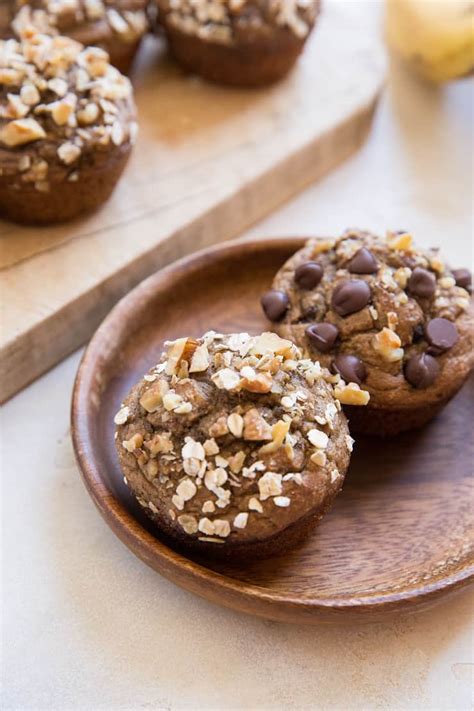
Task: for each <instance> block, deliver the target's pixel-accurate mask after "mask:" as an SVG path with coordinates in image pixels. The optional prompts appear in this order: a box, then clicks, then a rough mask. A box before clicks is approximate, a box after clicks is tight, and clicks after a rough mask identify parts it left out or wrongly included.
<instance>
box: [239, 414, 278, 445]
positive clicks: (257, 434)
mask: <svg viewBox="0 0 474 711" xmlns="http://www.w3.org/2000/svg"><path fill="white" fill-rule="evenodd" d="M244 439H245V440H248V441H264V440H271V439H272V430H271V427H270V425H269V424H268V422H266V421H265V419H264V418H263V417H262V416H261V414H260V413H259V411H258V410H257V409H256V408H255V407H253V408H252V409H250V410H247V412H246V413H245V415H244Z"/></svg>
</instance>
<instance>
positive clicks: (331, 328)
mask: <svg viewBox="0 0 474 711" xmlns="http://www.w3.org/2000/svg"><path fill="white" fill-rule="evenodd" d="M306 335H307V337H308V340H309V342H310V344H311V345H312V346H313V347H314V348H316V350H318V351H320V352H321V353H329V351H330V350H331V348H332V347H333V345H334V343H335V342H336V340H337V337H338V335H339V329H338V328H337V326H335V325H334V324H333V323H326V322H324V323H315V324H313V325H312V326H308V328H307V329H306Z"/></svg>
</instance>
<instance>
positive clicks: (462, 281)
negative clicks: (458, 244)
mask: <svg viewBox="0 0 474 711" xmlns="http://www.w3.org/2000/svg"><path fill="white" fill-rule="evenodd" d="M453 277H454V278H455V280H456V286H461V287H462V288H463V289H466V291H471V290H472V274H471V272H470V271H469V269H454V270H453Z"/></svg>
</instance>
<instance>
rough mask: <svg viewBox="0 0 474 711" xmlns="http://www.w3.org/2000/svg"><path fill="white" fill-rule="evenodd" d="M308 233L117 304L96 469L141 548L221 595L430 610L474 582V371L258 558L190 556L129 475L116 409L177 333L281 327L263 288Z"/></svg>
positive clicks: (205, 266) (276, 607) (364, 448)
mask: <svg viewBox="0 0 474 711" xmlns="http://www.w3.org/2000/svg"><path fill="white" fill-rule="evenodd" d="M302 243H303V240H301V239H297V238H293V239H280V240H259V241H255V242H251V241H248V242H247V241H243V242H240V243H239V242H235V243H230V244H228V245H223V246H220V247H215V248H212V249H210V250H207V251H204V252H202V253H200V254H198V255H195V256H191V257H188V258H187V259H184V260H181V261H180V262H178V263H176V264H174V265H171V266H170V267H168V268H166V269H165V270H163V271H161V272H159V273H157V274H156V275H154V276H152V277H150V278H149V279H148V280H146V281H145V282H143V283H142V284H141V285H140V286H139V287H137V288H136V289H135V290H134V291H132V292H131V293H130V294H129V295H128V296H127V297H125V298H124V299H123V300H122V301H121V302H120V303H119V304H118V305H117V306H116V307H115V309H114V310H113V311H112V312H111V314H110V315H109V316H108V318H107V319H106V320H105V322H104V323H103V324H102V325H101V327H100V328H99V330H98V331H97V333H96V334H95V336H94V337H93V339H92V341H91V343H90V344H89V346H88V348H87V350H86V352H85V355H84V358H83V360H82V363H81V366H80V368H79V371H78V375H77V379H76V384H75V390H74V395H73V404H72V429H73V441H74V447H75V451H76V456H77V459H78V463H79V466H80V469H81V472H82V476H83V479H84V482H85V484H86V487H87V489H88V491H89V493H90V495H91V496H92V498H93V500H94V502H95V503H96V505H97V507H98V508H99V510H100V512H101V514H102V515H103V517H104V518H105V520H106V521H107V523H108V524H109V525H110V527H111V528H112V529H113V530H114V531H115V533H116V534H117V535H118V536H119V538H120V539H121V540H122V541H123V542H124V543H125V544H126V545H127V546H128V547H129V548H130V549H131V550H132V551H133V552H134V553H135V554H136V555H138V556H139V557H140V558H141V559H142V560H144V561H145V562H146V563H147V564H148V565H150V566H151V567H153V568H154V569H155V570H157V571H158V572H160V573H161V574H162V575H165V576H166V577H168V578H169V579H170V580H173V581H174V582H175V583H177V584H178V585H181V586H182V587H184V588H186V589H188V590H191V591H193V592H195V593H197V594H198V595H201V596H203V597H205V598H207V599H209V600H212V601H214V602H217V603H220V604H222V605H226V606H228V607H232V608H235V609H238V610H242V611H245V612H248V613H251V614H256V615H260V616H264V617H268V618H272V619H278V620H285V621H288V622H307V623H311V624H313V623H319V622H337V621H368V620H373V619H381V618H384V617H387V616H390V615H396V614H398V613H399V612H401V611H404V612H406V611H412V610H418V609H420V608H423V607H426V606H427V605H429V604H431V603H433V602H435V601H436V600H438V599H439V598H440V597H441V596H443V595H446V594H448V593H454V592H455V591H458V590H460V589H461V588H463V587H464V586H467V585H468V584H469V583H472V581H473V579H474V561H473V551H474V530H473V523H472V515H471V514H472V510H471V509H472V507H471V502H472V495H473V491H472V489H473V482H472V461H473V455H474V445H473V441H472V437H471V423H472V418H473V410H474V407H473V394H474V379H472V378H471V380H470V381H469V382H468V383H467V385H466V386H465V387H464V388H463V390H462V391H461V392H460V393H459V394H458V396H457V397H456V398H455V399H454V400H453V401H452V402H451V403H450V404H449V405H448V406H447V407H446V408H445V410H444V411H443V413H442V414H441V415H440V416H438V417H437V418H436V419H435V420H434V421H433V422H432V423H431V424H430V425H428V426H427V427H425V428H424V429H421V430H419V431H415V432H412V433H406V434H404V435H401V436H399V437H395V438H392V439H388V440H380V439H376V438H358V439H357V442H356V444H355V449H354V454H353V457H352V461H351V465H350V468H349V472H348V475H347V477H346V482H345V484H344V488H343V491H342V493H341V495H340V496H339V498H338V499H337V501H336V504H335V506H334V508H333V510H332V511H331V512H330V513H329V514H328V515H327V516H326V517H325V518H324V520H323V522H322V523H321V525H320V526H319V527H318V529H316V531H315V532H314V534H312V535H311V537H310V538H309V539H308V540H307V541H306V542H305V543H304V544H303V545H301V546H300V547H299V548H296V549H295V550H293V551H291V552H290V553H288V554H286V555H284V556H280V557H276V558H272V559H268V560H266V561H263V562H262V561H260V562H257V563H252V564H248V565H245V564H238V565H237V564H235V565H232V564H224V563H212V562H206V561H204V560H199V559H193V558H192V557H190V556H183V555H181V554H180V553H179V552H177V551H174V550H172V549H171V548H169V547H168V546H167V545H165V544H164V543H163V542H162V541H160V539H159V537H158V536H157V535H156V532H155V531H154V528H153V525H152V524H151V523H150V522H149V521H148V520H147V519H146V517H145V516H144V514H143V513H142V511H141V509H140V507H139V506H138V505H137V504H136V502H135V501H134V499H133V498H132V496H131V495H130V493H129V491H128V489H127V488H126V487H125V485H124V484H123V481H122V475H121V472H120V470H119V466H118V461H117V458H116V454H115V448H114V441H113V435H114V425H113V416H114V414H115V412H116V411H117V410H118V409H119V407H120V403H121V402H122V400H123V397H124V395H125V394H126V393H127V391H128V390H129V388H130V387H131V386H132V384H134V383H135V382H136V381H137V380H138V379H139V378H140V377H142V375H143V373H144V372H146V371H147V370H148V368H149V367H150V366H151V365H153V364H155V363H156V362H157V360H158V357H159V354H160V351H161V347H162V344H163V341H164V340H166V339H169V338H175V337H178V336H183V335H191V336H193V335H194V336H198V335H201V334H202V333H203V332H204V331H206V330H208V329H211V328H212V329H215V330H218V331H219V330H220V331H226V332H231V331H238V330H243V329H245V330H248V331H250V332H252V333H258V332H260V331H261V330H262V329H265V328H268V322H266V320H265V318H264V317H263V316H262V314H261V311H260V307H259V297H260V294H261V292H262V291H263V290H264V289H265V288H267V287H268V285H269V284H270V283H271V280H272V277H273V275H274V273H275V271H276V270H277V269H278V268H279V266H281V264H282V263H283V262H284V261H285V260H286V259H287V258H288V257H289V256H290V254H291V253H292V252H293V251H295V250H296V249H298V248H299V247H300V246H301V245H302ZM137 584H139V583H138V582H137Z"/></svg>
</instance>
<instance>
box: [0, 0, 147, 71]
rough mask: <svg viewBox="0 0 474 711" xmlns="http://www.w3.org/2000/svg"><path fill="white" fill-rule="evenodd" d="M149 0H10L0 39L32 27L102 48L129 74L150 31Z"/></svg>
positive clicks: (0, 24) (1, 17)
mask: <svg viewBox="0 0 474 711" xmlns="http://www.w3.org/2000/svg"><path fill="white" fill-rule="evenodd" d="M146 6H147V0H7V2H6V5H5V7H4V9H3V13H1V12H0V36H3V37H9V36H11V35H12V33H15V34H16V35H17V36H18V37H21V36H23V34H24V33H25V31H26V30H27V29H28V28H30V27H35V28H36V29H37V31H39V32H42V33H44V34H60V35H65V36H67V37H71V38H72V39H74V40H76V41H77V42H81V44H83V45H85V46H91V45H93V46H95V47H101V48H102V49H104V50H105V51H106V52H108V54H109V56H110V62H111V63H112V64H113V65H114V66H116V67H117V68H118V69H120V71H121V72H125V73H126V72H128V71H129V69H130V66H131V64H132V61H133V58H134V56H135V54H136V52H137V50H138V47H139V45H140V42H141V40H142V38H143V36H144V35H145V33H146V32H147V30H148V21H147V16H146Z"/></svg>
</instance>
